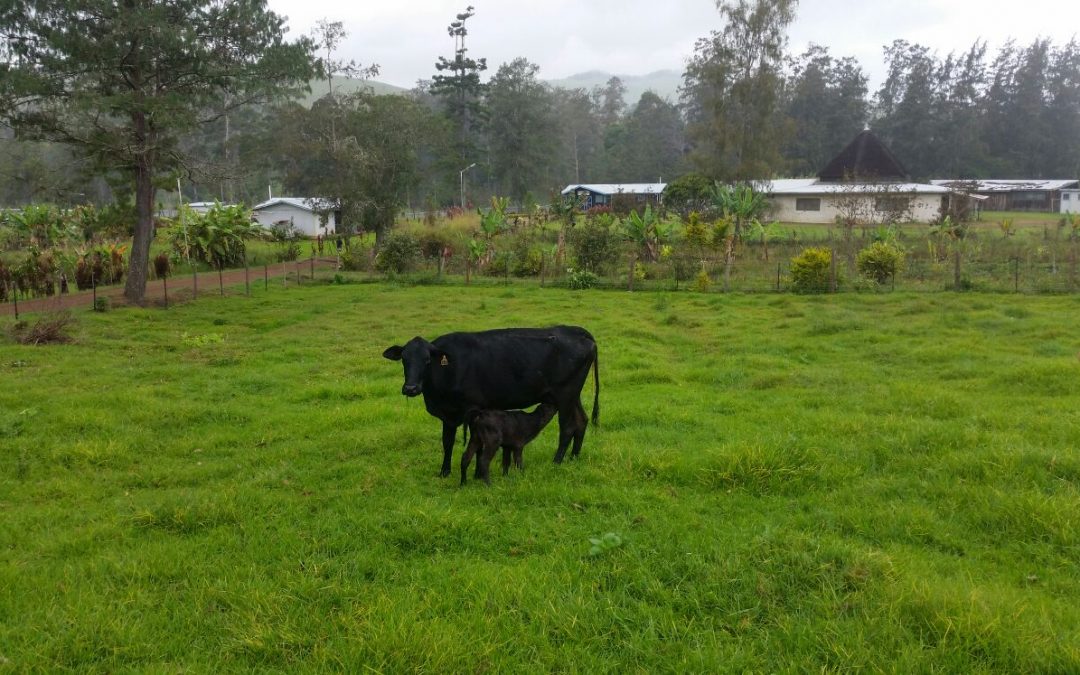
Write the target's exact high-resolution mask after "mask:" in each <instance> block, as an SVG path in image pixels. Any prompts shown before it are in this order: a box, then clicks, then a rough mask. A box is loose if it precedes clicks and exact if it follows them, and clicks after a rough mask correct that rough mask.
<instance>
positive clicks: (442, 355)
mask: <svg viewBox="0 0 1080 675" xmlns="http://www.w3.org/2000/svg"><path fill="white" fill-rule="evenodd" d="M431 361H432V362H433V363H437V364H439V365H440V366H448V365H450V357H449V356H447V354H446V352H444V351H442V350H441V349H432V350H431Z"/></svg>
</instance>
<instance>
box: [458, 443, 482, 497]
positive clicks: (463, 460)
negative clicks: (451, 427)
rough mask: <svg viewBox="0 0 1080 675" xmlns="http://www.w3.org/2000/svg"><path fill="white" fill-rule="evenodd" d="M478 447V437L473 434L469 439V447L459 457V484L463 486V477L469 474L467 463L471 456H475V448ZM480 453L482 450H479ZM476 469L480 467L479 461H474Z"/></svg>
mask: <svg viewBox="0 0 1080 675" xmlns="http://www.w3.org/2000/svg"><path fill="white" fill-rule="evenodd" d="M479 446H480V435H479V434H473V437H472V438H470V439H469V445H468V446H467V447H466V448H465V452H464V454H462V455H461V484H462V485H464V484H465V476H466V475H468V472H469V462H471V461H472V458H473V455H475V454H476V450H477V448H479ZM480 450H481V451H482V450H483V448H480ZM476 466H477V469H479V467H480V460H479V458H477V460H476Z"/></svg>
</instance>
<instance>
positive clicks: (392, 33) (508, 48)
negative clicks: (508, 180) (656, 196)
mask: <svg viewBox="0 0 1080 675" xmlns="http://www.w3.org/2000/svg"><path fill="white" fill-rule="evenodd" d="M470 2H472V4H473V5H474V6H475V7H476V16H474V17H473V18H472V19H470V20H469V23H468V27H469V37H468V40H469V42H468V47H469V51H470V53H471V54H472V55H473V56H474V57H480V56H484V57H487V59H488V66H489V68H490V70H489V74H491V73H493V72H494V70H495V69H496V68H497V67H498V65H499V64H501V63H504V62H506V61H509V60H511V59H513V58H515V57H518V56H524V57H525V58H527V59H529V60H530V61H532V62H534V63H536V64H538V65H539V66H540V76H541V77H542V78H545V79H557V78H562V77H567V76H569V75H573V74H575V73H579V72H583V71H587V70H603V71H607V72H611V73H616V74H625V75H644V74H646V73H649V72H652V71H655V70H661V69H675V70H679V71H681V70H682V69H683V66H684V65H685V63H686V60H687V58H688V57H689V56H690V55H691V54H692V53H693V49H694V42H695V40H696V39H697V38H699V37H703V36H706V35H708V34H709V32H710V31H712V30H716V29H719V28H720V27H721V22H720V16H719V14H718V13H717V11H716V5H715V3H714V2H713V1H712V0H650V1H648V2H645V1H643V0H534V1H529V0H499V2H485V0H396V1H395V0H378V1H377V2H376V1H375V0H360V1H359V2H357V1H355V0H354V1H353V2H342V1H340V0H337V1H335V0H268V3H269V5H270V7H271V9H273V10H274V11H276V12H278V13H279V14H284V15H285V16H287V17H288V18H289V26H290V29H291V33H292V34H294V35H295V34H297V33H307V32H309V31H310V30H311V29H312V27H313V26H314V24H315V22H316V21H317V20H318V19H320V18H329V19H331V20H334V21H342V22H343V23H344V24H345V28H346V30H348V31H349V33H350V35H349V38H348V40H347V44H346V45H344V47H343V48H342V49H341V51H340V54H341V55H342V56H344V57H346V58H352V59H355V60H357V61H359V62H360V63H362V64H365V65H366V64H369V63H372V62H374V63H378V64H379V66H380V67H381V74H380V76H379V78H378V79H380V80H382V81H384V82H389V83H391V84H396V85H399V86H403V87H411V86H412V85H413V84H415V82H416V81H417V80H418V79H420V78H430V77H431V75H432V73H434V72H435V68H434V63H435V61H436V59H437V58H438V57H439V56H440V55H443V56H450V55H451V54H452V52H453V42H452V40H451V38H450V37H449V36H448V35H447V33H446V26H447V24H448V23H449V22H450V21H452V20H453V17H454V15H455V14H457V13H458V12H460V11H463V10H464V8H465V7H466V6H468V4H469V3H470ZM1077 18H1080V10H1077V4H1076V2H1075V0H1026V1H1025V2H1022V3H1018V2H1016V1H1015V0H1009V1H1008V2H1006V1H1004V0H907V1H906V2H903V3H901V2H895V1H891V2H890V1H882V0H864V2H861V3H856V2H852V0H802V2H801V3H800V5H799V8H798V17H797V19H796V21H795V23H794V25H793V26H792V27H791V30H790V37H791V44H790V49H791V51H792V52H796V53H798V52H801V51H802V50H803V49H804V48H805V47H806V45H807V44H808V43H810V42H816V43H818V44H823V45H826V46H828V47H829V48H830V51H831V53H832V54H833V55H834V56H848V55H850V56H855V57H856V58H858V59H859V61H860V63H862V65H863V67H864V68H865V69H866V70H867V72H868V73H869V74H870V76H871V85H872V86H874V85H876V84H877V83H878V82H879V80H880V78H881V76H882V70H883V67H882V65H881V53H882V52H881V48H882V46H883V45H885V44H887V43H889V42H891V41H892V40H893V39H895V38H904V39H906V40H909V41H912V42H919V43H922V44H925V45H928V46H930V47H932V48H934V49H936V50H938V52H940V53H941V54H946V53H948V52H949V51H952V50H956V51H961V50H964V49H966V48H967V47H968V46H970V45H971V43H972V42H973V41H974V40H975V39H977V38H983V39H985V40H987V42H988V43H989V46H990V50H991V53H992V52H993V51H995V50H996V49H997V47H999V46H1000V45H1001V44H1002V43H1003V42H1004V41H1005V40H1007V39H1008V38H1009V37H1014V38H1016V40H1017V41H1018V42H1020V43H1024V44H1026V43H1030V42H1031V41H1032V40H1033V39H1035V38H1036V37H1040V36H1041V37H1048V38H1051V39H1052V40H1054V41H1055V42H1057V43H1064V42H1066V41H1068V40H1069V39H1071V38H1072V37H1073V36H1074V35H1075V34H1076V32H1077V27H1078V26H1080V23H1078V22H1077V21H1076V19H1077Z"/></svg>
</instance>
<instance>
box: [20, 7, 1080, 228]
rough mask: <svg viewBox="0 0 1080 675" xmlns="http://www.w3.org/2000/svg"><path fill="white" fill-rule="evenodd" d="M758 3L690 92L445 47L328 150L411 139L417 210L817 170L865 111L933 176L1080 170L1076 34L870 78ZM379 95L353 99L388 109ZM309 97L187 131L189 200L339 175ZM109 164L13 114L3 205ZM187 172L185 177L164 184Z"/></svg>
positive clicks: (916, 60) (704, 65) (919, 63)
mask: <svg viewBox="0 0 1080 675" xmlns="http://www.w3.org/2000/svg"><path fill="white" fill-rule="evenodd" d="M751 8H756V9H757V10H760V11H762V12H765V13H766V15H767V16H768V17H769V18H768V19H766V20H765V21H764V22H763V23H762V22H758V23H754V22H753V21H750V20H749V18H750V17H748V16H743V15H740V11H742V12H744V13H745V12H746V7H745V6H743V7H740V6H733V5H732V6H723V7H722V8H721V14H722V17H723V19H724V21H725V25H726V28H725V30H724V31H722V32H720V31H718V32H715V33H713V34H711V35H710V36H709V37H705V38H702V39H701V40H700V41H699V42H698V44H697V45H696V48H695V52H694V56H693V57H692V58H691V60H690V62H689V64H688V66H687V70H686V72H685V79H684V86H683V89H682V90H681V95H680V99H679V100H677V101H673V100H668V99H663V98H660V97H659V96H657V95H655V94H653V93H649V92H647V93H645V94H644V95H642V96H641V98H640V99H639V100H637V101H626V100H625V87H624V86H623V85H622V83H621V82H620V81H619V80H618V78H612V79H611V80H610V81H608V82H607V84H606V85H605V86H602V87H596V88H594V89H593V90H591V91H585V90H582V89H572V90H571V89H562V88H556V87H552V86H550V85H547V84H545V83H543V82H542V81H541V80H540V79H539V77H538V76H539V67H538V66H536V65H535V64H532V63H530V62H529V61H528V60H526V59H524V58H518V59H515V60H513V61H511V62H509V63H504V64H502V65H501V66H499V67H498V68H497V69H496V70H495V73H494V74H493V75H492V76H491V77H490V78H487V79H486V81H484V82H482V83H479V82H480V78H479V73H480V71H482V70H485V69H486V66H484V67H477V68H475V69H474V71H472V72H468V73H466V72H465V71H461V73H459V75H460V77H461V82H465V81H466V76H469V77H472V82H473V83H474V84H476V85H477V86H475V87H472V88H469V89H464V88H460V87H459V88H458V89H455V86H457V85H456V84H455V81H454V76H453V74H452V73H454V70H453V69H454V67H455V66H454V61H452V60H446V63H447V64H449V65H447V66H445V67H444V68H445V72H446V73H451V75H446V74H443V75H437V76H436V82H435V84H434V85H433V83H432V82H420V83H418V86H417V87H416V88H415V89H414V90H412V91H411V92H408V93H407V94H405V95H404V96H405V97H407V98H410V99H412V102H411V103H410V104H409V108H408V110H407V111H406V112H408V114H409V115H410V118H409V119H410V120H411V122H410V124H411V125H412V126H410V127H409V128H408V129H404V128H399V127H400V125H399V127H395V126H392V125H387V124H385V123H384V122H383V121H380V120H382V119H384V118H379V117H378V116H377V115H376V116H375V117H371V119H370V121H367V122H365V124H366V125H367V126H365V127H363V129H364V131H363V133H357V134H355V135H354V136H353V137H351V140H350V138H341V139H338V138H337V137H336V136H337V135H338V133H339V132H338V129H339V127H338V126H336V124H335V123H333V121H332V120H330V122H329V123H328V126H326V127H325V128H328V129H330V130H331V131H330V134H331V136H333V138H332V139H331V141H332V142H331V145H332V148H331V149H332V150H334V152H337V150H338V149H340V146H341V143H343V142H345V141H349V142H352V143H355V145H356V153H358V154H356V155H355V156H360V155H362V154H363V153H364V152H365V148H367V147H368V146H367V145H365V144H366V143H367V142H368V140H369V139H371V138H375V137H378V136H380V135H389V134H394V133H399V134H402V135H403V136H402V138H400V139H398V141H400V142H399V143H397V145H395V144H383V145H384V146H385V147H387V148H390V147H400V148H404V150H402V152H407V153H408V156H409V157H410V159H409V162H410V164H411V165H410V166H409V167H407V170H405V169H400V170H399V169H394V170H393V172H391V173H390V174H387V173H386V172H383V173H381V174H379V175H380V180H383V179H382V178H381V176H384V175H388V176H390V177H389V179H388V180H398V181H399V182H397V183H394V184H392V185H391V186H389V187H390V189H392V190H397V191H398V192H399V198H400V202H401V206H409V207H411V208H414V209H424V208H432V207H437V208H443V207H446V206H450V205H453V204H457V203H459V201H460V199H461V194H460V193H461V190H462V187H463V184H464V188H465V192H466V201H469V202H472V203H484V202H486V200H487V197H488V196H490V195H492V194H499V195H509V196H510V197H511V198H512V199H514V200H516V201H517V200H526V199H529V198H531V199H535V200H536V201H538V202H546V201H547V200H548V199H549V196H550V195H551V194H552V191H553V190H555V189H558V188H561V187H563V186H564V185H566V184H568V183H572V182H583V183H588V182H597V183H599V182H603V183H612V182H655V181H660V180H664V181H670V180H671V179H674V178H675V177H677V176H679V175H681V174H685V173H687V172H691V171H696V172H700V173H703V174H705V175H706V176H708V177H710V178H717V179H738V178H763V177H780V176H808V175H813V174H814V173H815V172H816V171H817V170H818V169H820V168H821V167H822V166H823V165H824V164H825V163H826V162H827V161H828V160H829V159H830V158H831V157H832V156H833V155H835V154H836V152H838V151H839V150H840V149H841V148H842V147H843V146H844V145H845V144H846V143H847V142H848V141H850V140H851V139H852V137H854V135H855V134H856V133H858V132H859V131H860V130H861V129H862V128H863V127H864V125H867V124H869V125H870V126H871V127H872V128H873V129H874V131H875V132H876V133H877V135H878V136H879V137H880V138H882V140H884V141H885V143H886V144H888V145H889V146H890V147H891V149H892V150H893V152H894V154H895V155H896V156H897V157H898V158H899V159H900V161H901V162H903V163H904V164H905V165H906V167H907V169H908V170H909V171H910V172H911V173H912V175H913V176H914V177H915V178H919V179H928V178H931V177H934V178H937V177H948V178H968V177H1001V178H1074V177H1077V176H1078V175H1080V45H1078V44H1077V42H1076V41H1075V40H1074V41H1070V42H1068V43H1067V44H1064V45H1055V44H1053V43H1052V42H1050V41H1048V40H1043V39H1039V40H1036V41H1034V42H1032V43H1031V44H1029V45H1026V46H1022V45H1017V44H1015V43H1011V42H1010V43H1008V44H1006V45H1005V46H1003V47H1002V48H1000V49H999V50H998V51H997V52H996V53H990V52H989V51H988V49H987V46H986V44H985V43H984V42H981V41H979V42H976V43H975V44H974V45H971V46H970V47H969V48H967V49H965V50H962V51H956V52H953V53H949V54H939V53H935V52H933V51H932V50H930V49H929V48H927V47H925V46H922V45H918V44H912V43H909V42H906V41H903V40H897V41H896V42H894V43H893V44H891V45H889V46H887V47H886V48H885V50H884V60H885V66H886V69H885V70H886V73H887V76H886V78H885V80H884V82H883V84H882V85H881V87H880V88H879V89H878V90H877V91H876V92H871V91H869V89H868V84H867V83H868V80H867V76H866V72H865V70H864V69H863V66H862V64H860V63H858V62H857V61H856V60H855V59H854V58H851V57H835V56H833V55H832V54H830V52H829V50H828V48H826V47H821V46H812V47H810V48H809V49H808V50H807V51H806V52H805V53H803V54H799V55H792V54H789V53H787V52H786V28H787V26H788V25H789V24H790V21H791V20H792V18H793V16H794V14H793V5H791V4H790V3H789V2H787V0H758V2H757V3H756V4H753V5H752V6H751ZM770 22H771V23H770ZM763 26H764V27H763ZM746 45H750V47H749V48H744V47H745V46H746ZM481 61H482V60H481ZM459 65H460V64H459ZM439 77H442V78H443V80H442V81H440V80H438V78H439ZM462 86H464V85H462ZM339 88H340V85H339ZM377 98H380V97H378V96H374V95H372V96H371V97H369V98H367V99H366V100H365V101H360V102H358V103H356V104H355V106H358V107H359V108H357V109H362V110H365V111H369V112H370V111H374V113H378V106H373V104H372V100H373V99H377ZM398 98H400V97H398ZM355 106H354V107H355ZM314 108H318V103H316V104H315V105H314ZM312 109H313V107H312V106H311V105H310V104H309V103H306V102H305V104H300V103H295V102H294V103H284V102H283V103H282V104H280V105H276V106H264V107H261V108H251V109H247V110H244V111H243V112H241V113H238V114H233V115H230V116H228V117H223V118H221V119H219V120H217V121H216V122H214V123H212V124H209V125H207V126H205V127H203V128H202V129H201V131H200V132H199V133H197V134H193V135H190V136H188V137H187V138H186V139H185V140H184V146H185V149H186V150H187V151H188V152H189V153H190V154H192V155H193V156H196V157H201V158H205V159H206V160H207V165H208V166H210V167H212V169H213V170H204V171H201V172H193V173H192V174H190V175H188V176H185V177H184V193H185V194H184V196H185V199H188V200H193V199H198V200H213V199H220V200H222V201H245V202H247V203H249V204H251V203H255V202H258V201H260V200H261V199H264V198H265V196H266V195H267V190H268V187H271V188H272V189H273V190H274V193H275V194H286V193H292V194H295V195H296V196H312V195H308V194H303V192H306V191H311V190H318V189H320V186H321V185H325V183H320V182H319V181H318V180H312V178H313V176H314V175H316V174H317V173H318V172H319V171H323V170H325V171H328V172H329V171H332V170H333V169H332V166H331V164H332V161H333V156H334V155H333V153H330V154H327V153H326V152H325V151H318V152H317V151H316V149H317V148H316V146H319V145H320V144H324V143H325V141H326V139H325V138H321V137H319V134H315V133H313V132H312V131H311V130H312V128H313V127H312V125H311V120H308V119H305V115H307V114H308V113H307V112H305V111H311V110H312ZM395 110H397V109H396V108H395V107H394V106H388V107H387V112H386V118H387V119H394V118H399V117H400V115H401V113H400V111H397V112H395ZM418 111H419V112H418ZM311 114H323V115H325V114H326V113H325V112H323V113H318V112H317V111H316V112H312V113H311ZM358 128H359V127H358ZM323 135H324V136H325V134H323ZM355 156H353V157H352V158H351V159H353V160H355ZM323 158H329V159H325V160H324V159H323ZM372 161H375V160H372ZM380 161H383V162H384V163H385V162H386V160H385V159H384V160H380ZM474 163H475V165H476V166H475V167H471V168H468V169H467V168H466V167H469V166H470V165H471V164H474ZM394 176H398V178H397V179H395V178H394ZM111 178H112V176H111V175H110V174H109V172H108V171H107V170H103V169H102V167H100V166H94V165H89V164H83V163H81V162H80V161H79V160H78V158H77V157H75V156H73V155H72V153H71V151H69V150H68V149H66V148H64V147H61V146H58V145H54V144H44V143H34V142H24V141H21V140H17V139H15V137H14V136H13V135H12V134H11V133H10V132H8V133H6V134H5V130H2V129H0V205H6V206H15V205H19V204H23V203H27V202H30V201H50V202H57V203H61V204H65V203H79V202H83V201H98V202H101V201H111V200H112V199H113V198H114V197H116V196H117V195H119V196H121V197H123V196H125V194H126V192H127V191H128V188H127V186H126V185H124V184H123V183H122V182H117V181H115V180H113V181H112V182H110V180H111ZM174 186H175V179H170V180H169V181H168V184H166V181H161V184H160V187H161V188H162V189H163V190H168V189H171V188H172V187H174ZM383 187H386V186H383ZM358 208H360V207H358Z"/></svg>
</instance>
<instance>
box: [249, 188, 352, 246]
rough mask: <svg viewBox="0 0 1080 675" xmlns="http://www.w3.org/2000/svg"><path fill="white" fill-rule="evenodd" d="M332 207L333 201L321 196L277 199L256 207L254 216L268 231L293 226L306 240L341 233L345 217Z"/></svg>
mask: <svg viewBox="0 0 1080 675" xmlns="http://www.w3.org/2000/svg"><path fill="white" fill-rule="evenodd" d="M331 206H332V204H331V202H330V201H328V200H325V199H321V198H318V197H308V198H304V197H274V198H272V199H268V200H266V201H265V202H263V203H261V204H256V205H255V206H254V207H252V209H251V215H252V218H254V219H255V220H256V221H257V222H258V223H259V224H260V225H262V226H263V227H266V228H270V227H273V226H274V225H276V224H279V223H289V224H290V225H292V226H293V227H295V228H296V229H297V231H299V232H300V233H301V234H302V235H304V236H305V237H315V236H318V235H322V236H323V237H325V236H327V235H331V234H334V233H335V232H337V225H338V222H339V221H340V218H341V212H340V211H338V210H336V209H332V208H331ZM320 211H321V212H322V213H320ZM323 214H325V216H326V222H325V223H324V222H323Z"/></svg>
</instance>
